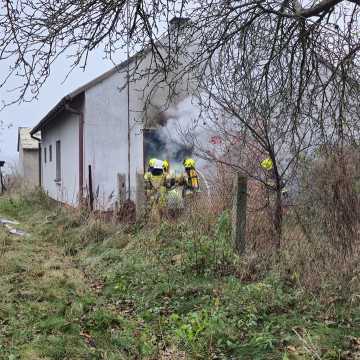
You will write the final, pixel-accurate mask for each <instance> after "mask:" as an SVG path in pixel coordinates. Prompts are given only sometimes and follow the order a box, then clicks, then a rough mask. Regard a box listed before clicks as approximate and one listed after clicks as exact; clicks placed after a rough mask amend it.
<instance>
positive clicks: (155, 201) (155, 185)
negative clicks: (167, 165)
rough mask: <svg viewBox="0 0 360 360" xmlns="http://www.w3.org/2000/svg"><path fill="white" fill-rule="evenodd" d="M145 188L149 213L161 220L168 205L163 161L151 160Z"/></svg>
mask: <svg viewBox="0 0 360 360" xmlns="http://www.w3.org/2000/svg"><path fill="white" fill-rule="evenodd" d="M144 187H145V196H146V203H147V213H148V214H150V216H151V217H153V218H156V219H157V220H160V218H161V217H162V212H163V209H164V207H165V205H166V198H165V196H166V175H165V172H164V168H163V161H162V160H158V159H150V160H149V168H148V171H147V173H146V174H145V175H144Z"/></svg>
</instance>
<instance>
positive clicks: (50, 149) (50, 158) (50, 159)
mask: <svg viewBox="0 0 360 360" xmlns="http://www.w3.org/2000/svg"><path fill="white" fill-rule="evenodd" d="M49 162H52V145H49Z"/></svg>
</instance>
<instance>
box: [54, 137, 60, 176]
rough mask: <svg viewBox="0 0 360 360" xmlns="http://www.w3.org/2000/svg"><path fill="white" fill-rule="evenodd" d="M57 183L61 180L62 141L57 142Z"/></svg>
mask: <svg viewBox="0 0 360 360" xmlns="http://www.w3.org/2000/svg"><path fill="white" fill-rule="evenodd" d="M55 180H56V181H60V180H61V143H60V140H58V141H57V142H56V179H55Z"/></svg>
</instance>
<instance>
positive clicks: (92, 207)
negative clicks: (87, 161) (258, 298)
mask: <svg viewBox="0 0 360 360" xmlns="http://www.w3.org/2000/svg"><path fill="white" fill-rule="evenodd" d="M88 169H89V170H88V171H89V174H88V179H89V205H90V210H91V211H94V193H93V183H92V172H91V165H89V168H88Z"/></svg>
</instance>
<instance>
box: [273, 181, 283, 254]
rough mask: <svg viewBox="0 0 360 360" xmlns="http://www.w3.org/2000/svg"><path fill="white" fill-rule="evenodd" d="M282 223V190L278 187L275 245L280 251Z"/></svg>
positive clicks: (275, 214) (275, 211)
mask: <svg viewBox="0 0 360 360" xmlns="http://www.w3.org/2000/svg"><path fill="white" fill-rule="evenodd" d="M282 223H283V207H282V197H281V189H280V187H277V190H276V198H275V210H274V227H275V239H274V245H275V248H276V250H280V246H281V236H282Z"/></svg>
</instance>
